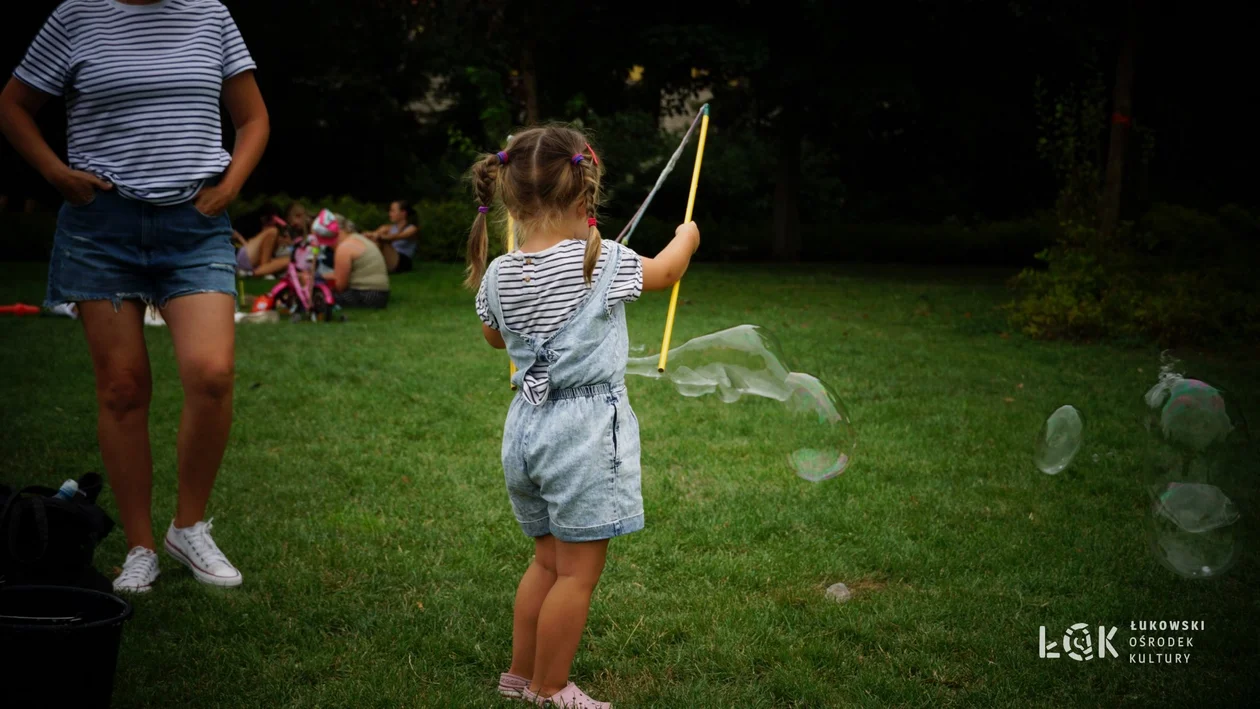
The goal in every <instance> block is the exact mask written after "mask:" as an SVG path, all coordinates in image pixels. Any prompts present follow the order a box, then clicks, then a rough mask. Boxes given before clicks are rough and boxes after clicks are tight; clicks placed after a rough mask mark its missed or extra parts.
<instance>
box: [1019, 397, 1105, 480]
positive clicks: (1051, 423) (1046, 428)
mask: <svg viewBox="0 0 1260 709" xmlns="http://www.w3.org/2000/svg"><path fill="white" fill-rule="evenodd" d="M1084 427H1085V423H1084V421H1082V420H1081V414H1080V412H1079V411H1077V410H1076V407H1074V406H1072V405H1070V404H1068V405H1064V406H1060V407H1059V408H1058V409H1055V411H1054V413H1052V414H1050V417H1049V418H1047V419H1046V422H1045V423H1044V424H1042V426H1041V430H1040V431H1039V432H1038V433H1037V440H1036V442H1035V445H1034V446H1033V462H1034V463H1036V465H1037V469H1038V470H1040V471H1041V472H1043V473H1045V474H1046V475H1056V474H1058V473H1060V472H1062V471H1063V470H1064V469H1065V468H1067V467H1068V465H1070V464H1071V463H1072V459H1073V458H1075V457H1076V453H1077V451H1079V450H1080V449H1081V432H1082V430H1083V429H1084ZM1094 460H1095V461H1097V460H1098V457H1097V456H1095V457H1094Z"/></svg>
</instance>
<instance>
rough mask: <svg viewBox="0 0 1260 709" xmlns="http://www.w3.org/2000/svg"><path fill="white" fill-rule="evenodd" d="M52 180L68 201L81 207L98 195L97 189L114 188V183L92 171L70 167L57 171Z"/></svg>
mask: <svg viewBox="0 0 1260 709" xmlns="http://www.w3.org/2000/svg"><path fill="white" fill-rule="evenodd" d="M50 182H52V186H53V187H56V188H57V191H58V192H60V193H61V196H62V197H65V198H66V201H67V202H69V203H70V204H71V205H73V206H76V207H81V206H83V205H85V204H87V203H88V202H91V201H92V200H93V199H94V198H95V197H96V191H97V190H112V189H114V186H113V185H112V184H110V183H108V182H106V181H105V180H102V179H101V178H99V177H97V176H96V175H93V174H92V173H90V172H84V171H82V170H71V169H70V168H66V169H65V170H64V171H62V172H59V173H57V175H56V177H54V178H53V179H52V180H50Z"/></svg>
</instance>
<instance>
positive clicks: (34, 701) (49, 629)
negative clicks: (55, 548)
mask: <svg viewBox="0 0 1260 709" xmlns="http://www.w3.org/2000/svg"><path fill="white" fill-rule="evenodd" d="M130 618H131V604H130V603H128V602H126V601H124V600H123V599H121V598H119V597H117V596H114V595H111V594H108V593H101V592H100V591H90V590H88V589H83V588H73V587H70V586H11V587H8V588H0V649H2V650H3V654H4V656H5V657H7V658H9V659H7V660H5V661H4V662H3V665H4V667H3V674H4V676H5V677H7V678H9V679H8V680H7V681H5V683H4V685H5V687H4V692H3V693H4V694H5V695H7V696H9V697H12V698H13V699H14V700H15V701H13V702H12V703H10V702H9V701H7V700H6V701H5V702H4V705H5V706H6V707H14V708H15V709H16V708H17V707H36V706H45V705H49V704H56V705H61V706H71V707H108V706H109V702H110V697H111V696H112V695H113V693H114V670H115V668H117V666H118V647H119V645H120V644H121V642H122V629H123V623H125V622H127V620H128V619H130Z"/></svg>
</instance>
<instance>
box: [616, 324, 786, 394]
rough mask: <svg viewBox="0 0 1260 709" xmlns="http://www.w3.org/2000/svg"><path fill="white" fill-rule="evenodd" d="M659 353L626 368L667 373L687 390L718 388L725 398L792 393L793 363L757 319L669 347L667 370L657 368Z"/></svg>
mask: <svg viewBox="0 0 1260 709" xmlns="http://www.w3.org/2000/svg"><path fill="white" fill-rule="evenodd" d="M659 362H660V358H659V357H658V356H657V355H651V356H648V357H632V358H630V360H629V362H628V363H627V366H626V373H627V374H636V375H639V376H644V377H651V378H653V379H660V378H665V379H668V380H669V381H670V382H672V383H673V385H674V387H675V388H676V389H677V390H678V393H680V394H682V395H683V396H704V395H706V394H713V393H715V392H716V393H717V394H718V396H719V398H721V399H722V401H724V402H726V403H728V404H729V403H732V402H735V401H738V400H739V398H740V397H741V396H745V395H749V394H751V395H753V396H762V397H766V398H768V399H776V400H779V401H783V400H785V399H786V398H787V396H788V393H789V392H788V387H787V384H786V380H787V375H788V374H789V373H790V372H791V369H790V368H789V367H788V366H787V364H786V359H785V358H784V357H783V350H782V349H781V348H780V347H779V343H778V341H777V340H776V339H775V337H774V336H773V335H771V334H770V333H769V332H766V331H765V330H763V329H762V328H760V327H757V326H756V325H739V326H737V327H732V328H729V329H727V330H721V331H719V332H714V333H711V334H708V335H702V336H700V337H697V338H695V339H691V340H687V341H686V342H684V343H683V344H681V345H679V346H678V347H675V348H673V349H671V350H670V351H669V357H668V358H667V363H666V371H665V372H664V373H661V372H658V371H657V364H658V363H659Z"/></svg>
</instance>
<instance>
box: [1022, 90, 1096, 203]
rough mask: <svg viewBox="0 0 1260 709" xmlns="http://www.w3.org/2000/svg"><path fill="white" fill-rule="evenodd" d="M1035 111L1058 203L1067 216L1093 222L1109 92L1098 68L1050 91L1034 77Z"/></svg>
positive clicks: (1040, 148)
mask: <svg viewBox="0 0 1260 709" xmlns="http://www.w3.org/2000/svg"><path fill="white" fill-rule="evenodd" d="M1033 101H1034V105H1035V107H1036V112H1037V131H1038V133H1039V134H1040V137H1039V138H1038V139H1037V154H1038V155H1039V156H1040V157H1041V158H1042V159H1043V160H1044V161H1045V162H1046V163H1047V164H1049V165H1050V168H1051V169H1052V170H1054V173H1055V176H1056V177H1057V178H1058V179H1059V183H1060V189H1059V197H1058V202H1057V203H1056V208H1057V209H1058V212H1059V216H1060V218H1061V219H1062V220H1064V221H1066V222H1072V223H1078V224H1093V223H1094V221H1095V220H1096V218H1097V214H1098V200H1099V198H1100V196H1101V188H1102V169H1101V165H1102V161H1103V155H1102V140H1101V138H1102V135H1103V131H1104V130H1105V129H1106V126H1107V123H1106V110H1107V109H1106V106H1107V94H1106V88H1105V86H1104V85H1103V80H1102V75H1101V74H1099V73H1098V72H1097V71H1093V72H1091V74H1090V78H1089V80H1088V81H1086V82H1085V83H1084V84H1083V85H1082V86H1077V85H1076V84H1069V85H1068V86H1067V87H1066V88H1065V89H1064V90H1063V91H1062V93H1060V94H1059V95H1058V96H1055V97H1051V96H1050V92H1049V90H1048V89H1047V87H1046V85H1045V83H1044V82H1043V81H1042V79H1041V78H1040V77H1038V79H1037V81H1036V83H1035V84H1034V88H1033Z"/></svg>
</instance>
